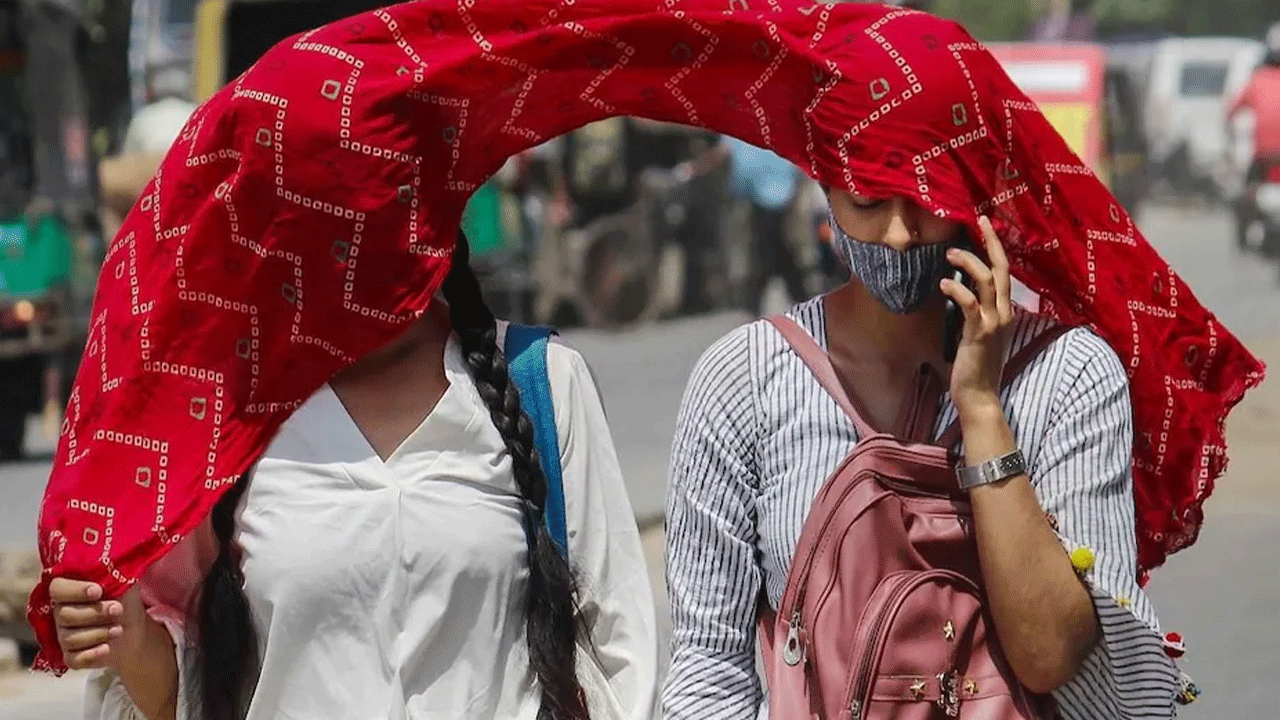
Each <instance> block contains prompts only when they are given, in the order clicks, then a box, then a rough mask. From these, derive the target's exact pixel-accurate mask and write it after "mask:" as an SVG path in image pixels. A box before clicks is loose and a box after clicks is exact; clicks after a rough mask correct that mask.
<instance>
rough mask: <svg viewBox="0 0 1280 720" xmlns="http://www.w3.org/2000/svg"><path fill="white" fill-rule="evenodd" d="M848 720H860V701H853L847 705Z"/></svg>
mask: <svg viewBox="0 0 1280 720" xmlns="http://www.w3.org/2000/svg"><path fill="white" fill-rule="evenodd" d="M849 720H862V701H861V700H854V701H853V702H852V703H849Z"/></svg>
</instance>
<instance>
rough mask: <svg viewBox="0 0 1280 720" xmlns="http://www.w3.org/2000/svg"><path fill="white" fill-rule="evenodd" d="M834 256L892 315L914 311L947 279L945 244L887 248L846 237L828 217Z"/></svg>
mask: <svg viewBox="0 0 1280 720" xmlns="http://www.w3.org/2000/svg"><path fill="white" fill-rule="evenodd" d="M829 217H830V222H831V230H832V233H833V234H834V237H835V249H836V253H837V255H838V256H839V257H840V258H841V259H843V260H844V263H845V265H846V266H848V268H849V271H850V272H851V273H853V276H854V277H856V278H858V280H859V281H861V282H862V284H863V286H864V287H866V288H867V291H868V292H870V293H871V294H872V295H873V296H875V298H876V299H877V300H879V301H880V304H882V305H884V306H885V307H886V308H888V309H889V310H891V311H893V312H896V313H909V312H914V311H916V310H918V309H919V308H920V306H921V305H923V304H924V303H925V301H926V300H928V299H929V298H931V297H933V296H934V295H935V294H938V293H941V292H942V290H941V289H940V288H939V287H938V284H939V283H940V282H942V278H944V277H946V276H947V273H948V271H949V270H950V268H951V264H950V263H948V262H947V247H948V245H947V243H931V244H929V245H917V246H915V247H912V248H908V249H906V250H895V249H893V248H891V247H889V246H888V245H881V244H879V243H868V242H862V241H860V240H855V239H854V238H852V237H850V236H849V234H848V233H846V232H845V231H844V230H843V229H842V228H841V227H840V225H839V223H837V222H836V219H835V215H830V216H829Z"/></svg>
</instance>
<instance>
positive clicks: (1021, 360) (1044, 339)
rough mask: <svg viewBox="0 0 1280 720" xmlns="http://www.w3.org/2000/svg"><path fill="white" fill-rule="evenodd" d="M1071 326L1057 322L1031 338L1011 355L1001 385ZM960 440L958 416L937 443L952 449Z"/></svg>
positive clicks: (1006, 385)
mask: <svg viewBox="0 0 1280 720" xmlns="http://www.w3.org/2000/svg"><path fill="white" fill-rule="evenodd" d="M1071 328H1072V326H1071V325H1062V324H1057V323H1055V324H1054V325H1052V326H1051V327H1049V329H1047V330H1045V331H1043V332H1041V333H1040V334H1039V335H1036V336H1035V337H1033V338H1031V340H1030V341H1029V342H1027V344H1026V345H1023V346H1022V347H1021V348H1019V349H1018V351H1017V352H1015V353H1014V354H1013V355H1012V356H1010V358H1009V361H1008V362H1006V363H1005V364H1004V376H1003V377H1002V378H1001V380H1000V387H1001V388H1005V387H1008V385H1009V383H1011V382H1013V381H1014V379H1015V378H1017V377H1018V374H1019V373H1021V372H1022V371H1023V370H1025V369H1026V367H1027V366H1028V365H1030V364H1031V361H1032V360H1035V359H1036V358H1037V357H1039V356H1040V353H1042V352H1044V350H1045V349H1046V348H1048V347H1049V346H1050V345H1051V344H1053V341H1054V340H1057V339H1058V338H1060V337H1062V336H1063V334H1065V333H1066V332H1067V331H1068V330H1070V329H1071ZM959 442H960V419H959V418H956V419H955V420H952V421H951V424H950V425H948V426H947V429H946V430H944V431H943V432H942V435H941V436H939V438H938V443H937V444H938V445H939V446H940V447H944V448H947V449H949V450H950V449H953V448H955V447H956V446H957V445H958V444H959Z"/></svg>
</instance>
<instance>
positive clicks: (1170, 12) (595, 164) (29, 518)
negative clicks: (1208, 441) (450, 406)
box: [0, 0, 1280, 720]
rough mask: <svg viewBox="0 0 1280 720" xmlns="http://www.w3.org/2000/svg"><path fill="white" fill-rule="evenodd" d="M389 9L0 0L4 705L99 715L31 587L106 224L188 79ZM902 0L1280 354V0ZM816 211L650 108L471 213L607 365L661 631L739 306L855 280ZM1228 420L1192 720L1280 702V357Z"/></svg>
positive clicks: (715, 139) (1175, 591) (1258, 712)
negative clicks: (698, 408)
mask: <svg viewBox="0 0 1280 720" xmlns="http://www.w3.org/2000/svg"><path fill="white" fill-rule="evenodd" d="M380 4H382V3H380V2H378V0H0V720H71V719H72V718H76V717H79V716H80V688H81V686H82V680H83V678H82V676H78V675H76V674H72V675H71V676H69V677H67V678H63V679H59V680H54V679H52V678H47V677H42V676H32V675H30V674H28V673H26V672H24V671H23V670H22V669H21V665H22V664H23V663H24V662H25V661H26V660H27V659H28V657H27V656H28V655H29V650H30V639H31V638H30V633H29V629H28V628H26V626H25V619H24V605H25V599H26V594H27V593H28V592H29V591H30V588H31V585H32V583H33V582H34V576H35V574H36V573H38V570H39V567H38V563H37V564H33V563H35V561H34V543H35V525H36V515H37V512H38V509H39V504H40V499H41V496H42V493H43V490H44V484H45V481H46V479H47V477H48V473H49V469H50V461H51V458H52V453H53V449H54V446H55V444H56V437H55V436H54V430H55V429H56V428H57V427H58V424H59V422H60V413H61V407H62V403H63V402H64V400H65V396H66V393H67V392H68V390H69V385H70V381H71V378H72V377H73V375H74V372H75V369H76V366H77V363H78V360H79V355H80V352H81V350H82V347H83V338H84V332H85V317H86V316H87V313H88V310H89V304H90V302H91V298H92V292H93V288H94V283H95V280H96V276H97V272H98V266H99V263H100V260H101V257H102V253H103V250H104V247H105V242H107V241H109V239H110V237H111V236H112V235H113V234H114V231H115V228H116V227H117V226H118V223H119V218H120V217H121V216H122V215H123V214H124V213H126V212H127V211H128V209H129V208H130V207H131V206H132V204H133V203H134V202H135V201H136V199H137V196H138V194H139V193H140V192H141V189H142V187H143V186H144V185H145V183H146V182H147V181H148V180H149V179H150V177H151V175H152V173H153V171H154V169H155V167H156V166H157V165H158V163H159V161H160V159H161V157H162V156H163V154H164V152H165V150H166V149H167V148H168V146H169V144H170V143H171V142H172V141H173V139H174V138H175V137H176V135H177V134H178V132H180V130H181V127H182V125H183V123H184V122H185V121H186V119H187V117H188V116H189V114H190V112H191V111H192V110H193V109H194V107H195V104H196V103H198V102H200V101H202V100H203V99H205V98H207V97H208V96H209V95H210V94H211V93H212V92H214V91H216V89H217V88H218V87H220V86H221V85H223V84H224V83H226V82H227V81H228V80H229V79H230V78H232V77H234V76H236V75H238V74H239V73H240V72H241V71H242V70H244V69H245V68H247V67H248V66H249V65H250V64H251V63H252V62H253V61H254V60H255V59H256V58H257V57H258V55H259V54H261V52H263V51H264V50H266V49H267V48H268V47H270V46H271V45H272V44H274V43H275V42H277V41H278V40H280V39H282V38H284V37H286V36H288V35H292V34H294V33H297V32H301V31H304V30H307V29H310V28H312V27H315V26H317V25H319V24H322V23H325V22H328V21H331V20H336V19H338V18H340V17H343V16H346V15H349V14H351V13H352V12H355V11H358V10H364V9H369V8H372V7H376V6H378V5H380ZM896 4H907V5H912V6H915V7H919V8H921V9H925V10H927V11H930V12H935V13H938V14H941V15H946V16H950V17H954V18H957V19H959V20H961V21H962V22H964V23H965V24H966V26H967V27H969V29H970V30H971V31H972V32H973V33H974V34H975V35H976V36H977V37H979V38H980V39H982V40H984V41H986V42H988V43H990V45H991V47H992V49H993V51H994V52H996V53H997V55H998V56H999V57H1000V58H1001V59H1002V61H1003V62H1004V63H1005V66H1006V68H1007V69H1008V71H1009V73H1010V74H1011V75H1012V76H1013V77H1014V79H1015V80H1016V81H1017V82H1018V83H1019V84H1020V85H1021V86H1022V87H1023V89H1024V90H1025V91H1026V92H1027V93H1028V94H1029V95H1030V96H1031V97H1032V99H1033V100H1035V101H1036V102H1037V103H1039V104H1040V106H1041V108H1042V109H1043V110H1044V112H1045V114H1046V115H1047V116H1048V117H1049V119H1050V120H1051V121H1052V122H1053V123H1054V125H1055V126H1056V127H1057V128H1058V130H1059V132H1060V133H1061V134H1062V135H1063V136H1064V137H1065V138H1066V139H1067V141H1068V142H1069V143H1071V144H1072V146H1073V147H1074V148H1075V149H1076V150H1077V152H1078V153H1079V154H1080V155H1081V157H1082V158H1084V159H1085V160H1086V161H1087V162H1089V163H1090V164H1091V165H1092V166H1093V167H1094V168H1095V170H1096V171H1097V173H1098V174H1099V176H1100V177H1102V178H1103V180H1104V181H1106V182H1107V183H1108V185H1109V187H1110V188H1111V189H1112V192H1113V193H1115V195H1116V196H1117V198H1118V199H1119V200H1120V201H1121V202H1122V203H1123V204H1124V205H1125V207H1126V208H1127V209H1128V210H1129V211H1130V212H1131V213H1132V214H1133V215H1134V216H1135V217H1136V218H1138V220H1139V223H1140V225H1141V226H1142V229H1143V231H1144V233H1145V234H1146V236H1147V238H1148V240H1149V241H1150V242H1151V243H1152V244H1153V245H1154V246H1155V248H1156V249H1157V251H1158V252H1159V253H1160V254H1161V255H1162V256H1163V257H1164V258H1165V259H1167V260H1168V261H1169V262H1170V263H1171V264H1172V265H1173V267H1174V269H1175V270H1176V271H1177V272H1178V273H1179V274H1180V275H1181V276H1182V278H1183V279H1184V280H1186V281H1187V283H1188V284H1189V285H1190V286H1191V288H1192V290H1193V291H1194V292H1195V293H1196V294H1197V296H1198V297H1199V298H1200V300H1201V301H1202V302H1203V303H1204V304H1206V305H1207V306H1208V307H1209V308H1210V309H1211V310H1212V311H1213V312H1215V313H1216V314H1217V315H1218V316H1219V317H1220V319H1221V320H1222V321H1223V322H1224V323H1225V324H1226V325H1227V326H1228V327H1229V328H1230V329H1231V330H1232V331H1234V332H1235V333H1236V334H1237V335H1238V336H1240V337H1241V338H1242V339H1243V340H1244V341H1245V342H1246V344H1248V345H1249V346H1250V347H1251V348H1252V349H1253V350H1254V351H1255V352H1256V353H1257V354H1259V355H1260V356H1261V357H1262V358H1263V359H1264V360H1265V361H1266V362H1268V363H1269V364H1270V365H1271V367H1272V368H1273V372H1274V369H1275V368H1278V367H1280V151H1278V152H1276V154H1275V155H1274V156H1273V155H1272V154H1271V152H1272V151H1268V150H1267V149H1266V148H1263V147H1261V143H1260V142H1259V138H1261V137H1262V135H1261V134H1260V133H1259V130H1261V129H1263V128H1266V127H1276V123H1277V118H1275V117H1268V115H1269V114H1270V115H1276V114H1277V112H1276V109H1277V108H1280V84H1278V83H1272V84H1270V85H1269V86H1268V84H1267V83H1265V82H1258V78H1259V77H1262V76H1265V75H1266V73H1267V72H1268V71H1271V70H1273V68H1272V66H1271V65H1270V64H1269V63H1271V62H1272V61H1276V62H1277V64H1278V65H1280V54H1275V53H1269V51H1268V43H1267V40H1268V30H1269V29H1270V28H1271V26H1272V23H1275V22H1277V21H1280V0H1096V1H1094V2H1089V1H1082V0H1049V1H1045V0H1039V1H1036V0H1031V1H1026V2H1017V1H1014V0H936V1H934V2H928V1H925V2H919V1H913V0H908V1H907V2H905V3H903V2H899V3H896ZM1270 39H1271V40H1272V41H1273V42H1274V43H1276V44H1277V45H1280V33H1273V35H1272V37H1271V38H1270ZM1272 55H1274V57H1273V56H1272ZM1276 72H1280V70H1277V71H1276ZM1268 87H1270V88H1271V90H1270V92H1272V93H1275V95H1274V96H1270V95H1267V94H1266V90H1267V88H1268ZM1242 98H1243V99H1244V101H1243V102H1237V100H1238V99H1242ZM825 212H826V209H825V202H824V200H823V198H822V195H821V192H820V191H819V190H818V188H817V187H816V186H815V185H814V184H813V183H812V182H811V181H810V180H809V179H807V178H805V177H804V176H803V175H802V174H800V173H799V171H798V170H796V169H795V168H793V167H791V166H790V165H788V164H787V163H785V162H782V161H780V160H778V158H776V157H775V156H773V155H772V154H771V153H768V152H767V151H762V150H760V149H758V148H753V147H751V146H748V145H745V144H743V143H741V142H738V141H736V140H734V139H731V138H727V137H719V136H716V135H715V134H713V133H709V132H707V131H703V130H694V129H691V128H685V127H680V126H672V125H665V124H659V123H653V122H649V121H643V120H638V119H635V118H616V119H613V120H607V121H602V122H599V123H594V124H592V125H589V126H587V127H585V128H582V129H580V130H578V131H575V132H573V133H570V134H569V135H567V136H564V137H562V138H557V139H556V140H553V141H551V142H549V143H547V144H545V145H543V146H540V147H537V148H534V149H532V150H530V151H528V152H527V153H524V154H522V155H520V156H517V157H515V158H512V159H511V160H510V161H509V162H508V163H507V165H506V167H504V168H503V170H502V171H500V172H499V173H498V174H497V175H496V176H495V177H494V178H493V179H492V180H491V181H490V182H489V183H487V184H486V185H484V186H483V187H482V188H481V189H480V190H479V191H478V192H477V193H476V195H475V196H474V197H473V198H472V201H471V204H470V206H469V208H468V212H467V217H466V220H465V224H466V228H465V229H466V230H467V232H468V236H469V237H470V238H471V240H472V245H473V254H474V255H476V258H475V259H474V261H473V262H475V263H476V266H477V270H478V272H479V273H480V274H481V276H482V281H483V284H484V286H485V292H486V295H487V297H488V299H489V302H490V303H491V304H492V306H493V307H494V309H495V311H496V312H498V314H499V315H503V316H506V317H508V318H511V319H513V320H517V321H523V322H538V323H550V324H554V325H556V326H558V327H560V328H561V329H562V330H563V331H564V334H565V336H566V339H567V341H568V342H569V343H571V344H573V345H574V346H575V347H577V348H578V349H579V350H581V351H582V352H583V353H584V355H585V356H586V357H587V359H588V361H589V362H590V364H591V366H592V368H593V370H594V371H595V373H596V375H597V377H598V380H599V382H600V385H601V387H602V389H603V392H604V395H605V403H606V406H607V409H608V412H609V417H610V421H611V425H612V431H613V435H614V439H615V442H616V444H617V446H618V450H619V453H620V456H621V459H622V463H623V469H624V471H625V472H626V475H627V481H628V488H629V491H630V496H631V501H632V504H633V506H634V508H635V512H636V519H637V522H638V523H639V524H640V526H641V527H642V529H643V530H644V532H645V542H646V546H647V550H648V556H649V560H650V567H651V571H652V577H653V580H654V586H655V599H656V600H657V602H658V604H659V608H660V621H661V623H662V627H663V630H664V632H663V637H664V642H665V639H666V637H667V636H668V635H669V631H670V621H669V617H668V615H667V612H666V599H665V591H664V588H663V583H662V571H661V565H662V543H663V537H662V513H663V505H664V496H665V492H666V482H667V480H666V472H667V453H668V450H669V447H670V438H671V432H672V428H673V426H674V420H675V413H676V409H677V407H678V405H679V401H680V396H681V393H682V391H683V389H684V384H685V381H686V379H687V376H688V373H689V372H690V370H691V369H692V366H693V364H694V362H695V361H696V359H697V358H698V356H699V355H700V354H701V352H702V351H703V350H704V349H705V348H706V347H707V346H708V345H710V344H711V343H712V342H713V341H714V340H715V339H717V338H718V337H720V336H721V335H722V334H724V333H725V332H727V331H728V330H730V329H731V328H733V327H734V326H736V325H738V324H740V323H743V322H746V321H748V320H749V319H751V318H753V317H756V316H759V315H762V314H766V313H771V312H777V311H781V310H783V309H785V308H786V307H787V306H788V305H789V304H790V303H792V302H795V301H799V300H803V299H806V298H808V297H811V296H812V295H814V294H817V293H821V292H824V291H826V290H828V289H830V288H832V287H834V286H835V285H837V284H839V283H840V282H843V280H844V274H843V273H842V271H841V269H840V267H839V265H838V263H837V262H836V260H835V257H834V256H833V255H832V254H831V252H830V250H829V248H828V246H827V240H828V234H829V230H828V228H827V227H826V225H825ZM1229 440H1230V445H1229V448H1230V451H1231V459H1232V464H1231V467H1230V469H1229V471H1228V473H1227V475H1226V476H1225V477H1224V478H1222V479H1221V480H1220V481H1219V485H1218V490H1217V492H1216V493H1215V495H1214V497H1213V498H1212V499H1211V500H1210V502H1209V504H1208V516H1209V517H1208V520H1207V522H1206V525H1205V530H1204V532H1203V534H1202V536H1201V538H1200V540H1199V542H1198V543H1197V544H1196V545H1195V546H1194V547H1193V548H1191V549H1189V550H1187V551H1185V552H1183V553H1180V554H1178V555H1176V556H1174V557H1173V558H1172V559H1171V560H1170V562H1169V563H1168V565H1167V566H1166V567H1164V568H1161V569H1159V570H1157V571H1155V573H1154V574H1153V581H1152V585H1151V588H1152V593H1153V595H1154V597H1155V600H1156V603H1157V607H1158V608H1159V610H1160V611H1161V617H1162V621H1163V623H1164V625H1165V629H1166V630H1173V631H1178V632H1180V633H1182V634H1183V635H1184V636H1186V638H1187V641H1188V645H1189V648H1190V650H1189V653H1188V655H1187V656H1186V658H1185V659H1184V661H1183V662H1184V668H1185V669H1186V670H1187V671H1188V672H1189V673H1190V674H1191V675H1193V676H1194V677H1195V679H1196V681H1197V683H1198V685H1199V686H1200V688H1201V690H1202V691H1203V692H1204V696H1203V697H1202V699H1201V700H1200V701H1199V702H1197V703H1196V704H1194V705H1192V706H1190V707H1188V708H1186V709H1184V710H1183V712H1182V715H1181V717H1186V718H1205V719H1210V718H1214V719H1216V718H1233V719H1234V718H1272V717H1275V711H1274V707H1275V699H1274V695H1275V690H1274V688H1273V686H1272V685H1271V684H1270V682H1271V681H1272V680H1273V679H1274V678H1276V677H1280V611H1278V610H1277V608H1278V607H1280V603H1278V602H1277V601H1278V600H1280V576H1278V574H1277V573H1276V570H1277V569H1278V567H1277V566H1278V563H1277V552H1276V550H1275V548H1276V546H1277V545H1276V541H1275V538H1276V537H1280V477H1278V476H1277V474H1276V468H1277V466H1278V461H1280V380H1271V381H1269V382H1268V383H1267V384H1265V385H1264V386H1263V387H1262V388H1261V389H1260V390H1258V391H1255V392H1254V393H1253V394H1251V395H1250V396H1249V397H1248V399H1247V400H1246V402H1245V403H1244V404H1243V405H1242V406H1241V407H1240V408H1239V409H1238V410H1237V411H1236V412H1235V414H1234V415H1233V416H1232V419H1231V423H1230V424H1229Z"/></svg>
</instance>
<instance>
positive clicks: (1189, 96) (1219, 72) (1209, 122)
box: [1144, 37, 1266, 188]
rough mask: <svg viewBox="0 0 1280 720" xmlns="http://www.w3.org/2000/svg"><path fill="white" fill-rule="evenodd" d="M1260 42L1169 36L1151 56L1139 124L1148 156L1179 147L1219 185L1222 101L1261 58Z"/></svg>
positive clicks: (1159, 159)
mask: <svg viewBox="0 0 1280 720" xmlns="http://www.w3.org/2000/svg"><path fill="white" fill-rule="evenodd" d="M1265 53H1266V47H1265V46H1264V45H1263V44H1262V43H1261V42H1259V41H1257V40H1250V39H1247V38H1230V37H1216V38H1169V39H1166V40H1161V41H1159V42H1157V43H1156V45H1155V49H1154V52H1153V54H1152V58H1151V66H1150V75H1149V78H1150V80H1149V85H1148V86H1147V95H1146V102H1145V108H1144V124H1145V127H1146V131H1147V137H1148V140H1149V142H1150V153H1151V160H1152V161H1153V162H1154V163H1157V164H1161V163H1164V162H1165V161H1166V160H1168V159H1169V157H1170V156H1171V155H1173V153H1174V152H1175V151H1177V150H1178V149H1179V148H1180V147H1185V149H1186V151H1187V156H1188V160H1189V163H1190V170H1191V172H1192V174H1193V175H1195V176H1196V177H1198V178H1201V179H1205V180H1209V179H1212V180H1213V181H1214V184H1215V185H1217V186H1218V187H1219V188H1220V187H1221V186H1222V180H1223V179H1224V178H1223V174H1224V173H1225V172H1227V169H1226V168H1225V167H1224V160H1225V153H1226V144H1227V132H1226V121H1225V116H1224V111H1225V109H1226V104H1227V103H1228V102H1230V100H1231V98H1232V97H1234V96H1235V94H1236V93H1238V92H1240V91H1241V90H1242V89H1243V88H1244V86H1245V84H1246V83H1247V82H1248V80H1249V76H1250V75H1251V74H1252V73H1253V70H1254V69H1255V68H1256V67H1257V66H1258V64H1259V63H1260V62H1261V61H1262V58H1263V55H1264V54H1265Z"/></svg>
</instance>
